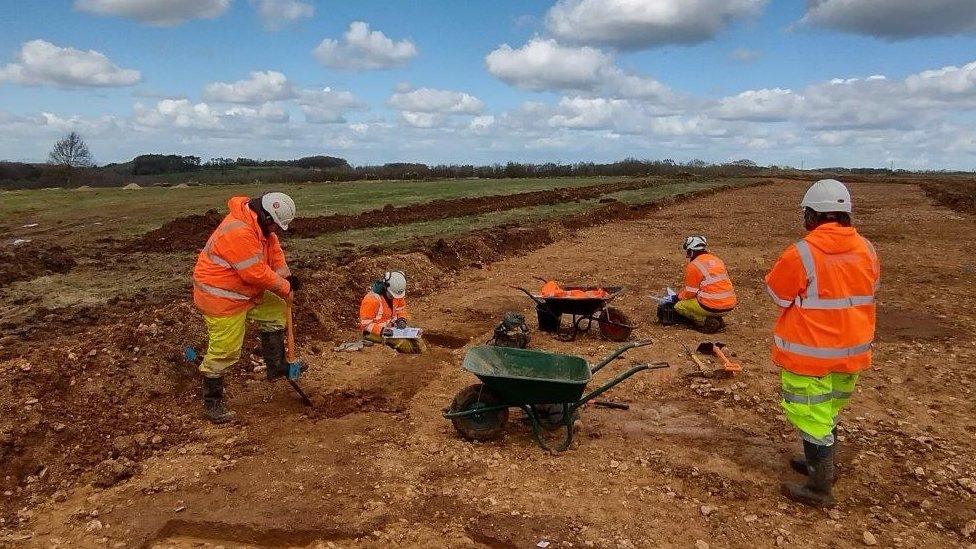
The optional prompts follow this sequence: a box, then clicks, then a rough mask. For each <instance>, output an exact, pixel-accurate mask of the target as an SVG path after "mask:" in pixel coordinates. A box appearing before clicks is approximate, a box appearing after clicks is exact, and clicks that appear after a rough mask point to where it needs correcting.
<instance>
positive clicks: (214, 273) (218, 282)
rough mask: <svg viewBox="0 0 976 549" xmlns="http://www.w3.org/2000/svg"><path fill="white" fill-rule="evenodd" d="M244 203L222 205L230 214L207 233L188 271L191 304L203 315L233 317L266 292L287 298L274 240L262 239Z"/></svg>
mask: <svg viewBox="0 0 976 549" xmlns="http://www.w3.org/2000/svg"><path fill="white" fill-rule="evenodd" d="M249 200H250V199H249V198H248V197H246V196H235V197H233V198H231V199H230V200H228V201H227V207H228V209H230V213H228V214H227V217H225V218H224V220H223V221H221V222H220V225H218V226H217V230H215V231H214V232H213V234H212V235H210V239H209V240H207V245H206V246H204V247H203V250H201V251H200V255H198V256H197V264H196V267H194V269H193V302H194V303H195V304H196V306H197V308H198V309H200V311H202V312H203V314H205V315H208V316H216V317H225V316H233V315H236V314H238V313H241V312H243V311H246V310H248V309H250V308H251V307H253V306H254V305H255V304H257V303H260V302H261V297H262V296H263V295H264V292H265V291H267V290H270V291H272V292H274V293H276V294H278V295H279V296H281V297H282V298H287V297H288V294H289V293H290V292H291V285H290V284H289V283H288V281H287V280H285V277H287V276H289V275H290V274H291V273H290V272H289V270H288V264H287V263H286V262H285V254H284V252H282V251H281V243H280V242H279V241H278V236H277V235H275V234H272V235H271V236H269V237H267V238H265V236H264V234H263V233H262V232H261V227H260V226H259V225H258V217H257V214H255V213H254V212H253V211H251V209H250V208H249V207H248V205H247V203H248V201H249Z"/></svg>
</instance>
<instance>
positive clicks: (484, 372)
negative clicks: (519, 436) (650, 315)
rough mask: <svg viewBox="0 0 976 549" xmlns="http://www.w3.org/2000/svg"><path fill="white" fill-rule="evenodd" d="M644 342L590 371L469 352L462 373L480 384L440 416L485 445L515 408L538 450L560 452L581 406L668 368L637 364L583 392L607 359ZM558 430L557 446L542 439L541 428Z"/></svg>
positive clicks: (502, 352) (541, 356)
mask: <svg viewBox="0 0 976 549" xmlns="http://www.w3.org/2000/svg"><path fill="white" fill-rule="evenodd" d="M650 344H651V342H650V341H641V342H631V343H628V344H626V345H624V346H623V347H620V348H619V349H617V350H616V351H614V352H612V353H610V355H609V356H607V357H606V358H604V359H603V360H601V361H600V362H598V363H596V364H595V365H593V366H592V367H591V366H590V365H589V364H587V362H586V360H584V359H582V358H580V357H577V356H572V355H561V354H556V353H547V352H544V351H534V350H529V349H516V348H511V347H493V346H480V347H473V348H472V349H471V350H470V351H468V354H467V355H466V356H465V357H464V364H463V367H464V369H465V370H467V371H469V372H471V373H472V374H474V375H476V376H478V379H480V380H481V383H478V384H475V385H471V386H470V387H467V388H466V389H464V390H462V391H461V392H459V393H458V394H457V395H456V396H455V397H454V401H453V402H452V403H451V407H450V408H448V410H447V411H446V412H444V417H445V418H447V419H450V420H451V422H452V423H453V424H454V428H455V429H457V432H458V433H459V434H460V435H461V436H462V437H463V438H465V439H467V440H476V441H486V440H492V439H495V438H497V437H499V436H500V435H501V434H502V433H503V431H504V428H505V423H506V422H507V421H508V409H509V408H521V409H522V411H523V412H525V415H526V417H527V418H528V420H529V422H530V423H531V424H532V434H533V436H534V437H535V440H536V442H538V443H539V446H541V447H542V448H543V449H544V450H548V451H555V452H562V451H563V450H565V449H566V448H569V445H570V444H572V443H573V421H574V420H575V419H576V417H577V415H578V410H579V408H580V407H582V406H583V405H584V404H586V403H587V402H589V401H591V400H593V399H594V398H596V397H598V396H600V395H601V394H603V393H604V392H606V391H608V390H609V389H610V388H611V387H613V386H615V385H617V384H618V383H621V382H622V381H624V380H625V379H627V378H629V377H630V376H632V375H634V374H636V373H637V372H640V371H643V370H651V369H658V368H667V367H668V364H667V363H665V362H659V363H655V364H639V365H637V366H633V367H631V368H630V369H629V370H627V371H626V372H624V373H622V374H620V375H618V376H617V377H615V378H613V379H611V380H610V381H609V382H607V383H606V384H604V385H601V386H600V387H599V388H597V389H595V390H593V391H591V392H589V393H586V385H587V384H588V383H589V382H590V380H591V379H592V378H593V374H595V373H596V372H598V371H600V369H601V368H603V367H604V366H606V365H607V364H609V363H610V362H611V361H613V359H615V358H617V357H618V356H620V355H622V354H624V353H625V352H627V351H629V350H630V349H633V348H635V347H644V346H646V345H650ZM560 428H564V429H565V430H566V433H565V437H564V439H563V441H562V442H561V443H559V444H558V445H557V446H555V447H551V446H550V445H549V444H547V443H546V441H545V439H544V438H543V429H547V430H557V429H560Z"/></svg>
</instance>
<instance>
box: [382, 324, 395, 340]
mask: <svg viewBox="0 0 976 549" xmlns="http://www.w3.org/2000/svg"><path fill="white" fill-rule="evenodd" d="M380 335H381V336H383V337H393V328H390V327H389V326H387V327H385V328H383V329H382V330H380Z"/></svg>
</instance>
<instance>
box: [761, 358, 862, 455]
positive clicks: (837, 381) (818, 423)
mask: <svg viewBox="0 0 976 549" xmlns="http://www.w3.org/2000/svg"><path fill="white" fill-rule="evenodd" d="M857 378H858V375H857V374H841V373H832V374H827V375H825V376H823V377H813V376H801V375H799V374H794V373H792V372H788V371H786V370H783V373H782V376H781V378H780V379H781V381H782V383H783V394H782V401H781V402H780V404H781V405H782V406H783V411H785V412H786V418H787V419H788V420H790V423H792V424H793V426H794V427H796V428H797V429H799V430H800V436H801V437H802V438H803V439H804V440H806V441H808V442H812V443H814V444H817V445H819V446H833V444H834V435H833V433H832V431H833V430H834V427H836V426H837V415H838V414H839V413H840V411H841V410H843V409H844V407H845V406H847V404H848V402H850V399H851V394H853V393H854V387H855V385H857Z"/></svg>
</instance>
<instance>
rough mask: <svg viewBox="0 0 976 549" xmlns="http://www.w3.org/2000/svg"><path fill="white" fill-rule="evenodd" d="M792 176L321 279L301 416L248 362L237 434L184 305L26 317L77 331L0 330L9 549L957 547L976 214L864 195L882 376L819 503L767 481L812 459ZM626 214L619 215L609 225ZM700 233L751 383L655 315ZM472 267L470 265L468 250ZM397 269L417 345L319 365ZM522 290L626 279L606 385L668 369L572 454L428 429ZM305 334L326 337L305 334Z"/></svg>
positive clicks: (974, 444)
mask: <svg viewBox="0 0 976 549" xmlns="http://www.w3.org/2000/svg"><path fill="white" fill-rule="evenodd" d="M805 187H806V183H804V182H799V181H796V182H781V183H778V184H774V185H766V186H762V187H753V188H742V189H735V190H731V191H727V192H723V193H720V194H714V195H710V196H703V197H699V198H695V199H693V200H690V201H685V202H678V203H674V204H671V205H666V206H664V207H660V208H646V209H642V210H641V209H630V208H625V209H623V210H620V209H619V208H618V209H616V210H615V209H608V210H606V211H604V212H603V217H602V219H599V220H600V221H603V222H604V224H601V225H596V226H592V227H589V228H584V229H582V230H578V231H573V230H568V229H566V228H565V227H563V229H562V230H559V229H556V228H553V227H546V228H545V230H544V232H543V229H541V228H537V227H536V228H533V227H530V228H519V227H513V228H507V229H505V231H508V232H507V233H494V238H496V239H497V242H507V243H515V244H511V245H510V247H507V246H509V245H503V246H501V247H500V248H498V247H496V248H492V247H491V246H489V245H488V244H486V242H491V239H490V238H480V239H475V238H474V237H471V238H470V240H466V241H465V240H459V241H444V242H443V243H432V244H431V248H429V249H425V250H424V251H416V252H413V253H407V254H403V255H398V256H377V257H365V258H362V257H360V258H352V259H350V260H349V262H348V263H346V264H344V265H343V270H340V271H336V270H333V269H331V268H330V269H328V270H323V271H321V272H317V273H316V274H314V275H313V276H312V283H311V284H310V288H311V290H310V291H309V292H308V294H307V295H306V296H304V297H303V300H304V301H303V302H302V303H300V305H301V306H302V307H303V308H302V310H301V312H300V313H301V315H302V316H301V322H300V327H305V328H308V329H307V330H306V331H307V332H308V333H309V334H311V335H310V336H309V337H306V338H305V339H304V340H303V353H302V354H303V356H304V358H305V360H306V361H307V362H308V363H309V364H310V367H311V368H310V370H309V372H308V373H307V374H306V375H305V376H304V377H303V380H302V383H303V385H304V386H305V388H306V390H307V391H308V392H309V393H310V394H311V396H312V398H313V400H314V401H315V406H314V407H313V408H312V409H304V408H303V407H302V406H301V404H300V403H299V402H298V401H297V399H296V398H295V397H294V395H293V394H292V393H291V392H290V389H289V388H288V386H287V385H286V384H284V383H277V384H269V383H267V382H264V381H262V380H261V379H260V377H259V375H258V374H254V373H251V369H252V367H253V366H254V365H255V364H256V357H255V356H253V355H252V356H249V357H247V358H245V359H244V360H242V362H241V364H240V365H239V366H238V368H237V369H236V371H235V373H234V376H233V378H232V380H231V385H230V404H231V406H232V407H233V408H234V409H235V410H236V411H237V412H238V414H239V421H237V422H235V423H233V424H230V425H227V426H220V427H217V426H211V425H208V424H206V423H205V422H204V421H202V420H201V418H200V417H199V410H198V408H199V403H198V397H197V396H196V395H195V389H196V383H197V380H196V379H195V377H194V374H193V372H192V370H191V369H190V368H189V367H187V366H186V365H185V364H184V363H183V362H182V360H181V357H180V354H181V348H182V344H183V343H193V344H196V345H200V344H202V340H203V333H202V326H201V325H200V323H199V322H198V321H197V320H196V316H195V314H194V312H193V310H192V307H191V306H190V305H189V304H188V303H186V301H185V300H178V301H174V302H173V303H161V304H159V305H158V306H156V307H152V308H147V306H146V305H145V304H143V303H141V302H138V301H131V302H123V303H115V304H113V305H112V306H111V307H105V308H102V309H98V310H95V311H90V312H89V313H88V314H90V316H89V317H88V319H87V322H86V321H85V317H84V316H82V315H81V313H80V312H76V313H73V314H78V315H79V316H77V317H74V318H71V319H59V318H58V317H57V315H56V314H55V313H51V318H48V319H46V320H45V319H39V320H38V322H40V321H42V320H43V321H46V322H49V323H55V324H57V323H58V322H62V321H63V322H64V323H65V324H64V326H65V327H67V325H68V324H72V325H74V326H75V327H74V328H73V329H72V330H63V331H61V332H57V333H55V332H50V331H44V330H38V331H37V332H36V333H35V334H33V335H30V334H28V335H26V336H24V335H17V336H13V337H12V338H11V339H7V340H5V341H4V340H0V357H4V358H0V377H2V378H3V380H4V383H3V384H0V456H2V458H3V461H2V462H3V463H4V470H3V473H2V478H0V489H2V490H3V500H2V506H0V511H2V513H0V520H2V521H3V522H2V524H0V536H2V537H0V540H2V541H0V543H6V544H8V545H10V546H32V547H106V546H108V547H139V546H142V547H160V548H162V547H180V548H182V547H201V546H204V547H206V546H209V547H216V546H218V545H219V546H223V547H252V546H261V547H286V546H297V547H349V546H357V547H358V546H364V547H390V546H414V547H431V546H437V547H531V546H535V545H536V544H537V543H538V542H539V541H541V540H546V541H549V542H551V544H552V546H554V547H570V546H572V547H654V546H684V547H689V546H694V545H695V543H696V542H697V541H699V540H701V541H702V542H706V543H708V544H710V545H711V546H712V547H727V546H728V547H755V546H771V545H784V546H796V547H806V546H836V547H850V546H861V545H863V544H864V543H865V537H866V536H865V534H864V533H865V532H869V533H870V534H871V536H873V537H874V538H875V539H876V540H877V543H878V545H881V546H902V547H946V546H961V547H966V546H969V545H970V544H972V543H973V542H974V541H976V538H974V537H973V535H974V534H973V530H974V529H976V522H973V521H974V520H976V464H974V461H973V456H974V455H976V427H974V423H973V421H972V418H973V417H974V415H976V404H974V395H973V388H974V385H973V382H974V380H976V374H974V373H973V370H972V368H971V367H970V365H971V363H972V361H973V357H974V354H976V337H974V336H976V310H974V309H976V300H974V299H973V298H974V287H973V283H972V275H973V272H974V270H976V266H974V265H973V264H972V261H971V258H972V256H973V253H972V252H973V251H974V250H976V236H974V235H976V230H974V229H976V223H974V219H973V218H972V217H970V216H968V215H962V214H958V213H955V212H953V211H952V210H949V209H946V208H944V207H942V206H940V205H937V204H935V203H934V202H932V201H930V199H929V198H927V197H926V195H925V194H924V193H923V191H922V190H921V189H920V188H919V187H917V186H914V185H893V184H885V183H868V182H859V183H857V184H855V185H853V189H852V190H853V192H854V194H855V201H856V204H857V210H858V214H857V223H858V225H859V227H860V228H861V230H862V232H863V233H864V234H865V235H866V236H868V237H869V238H871V239H872V240H873V241H874V242H875V244H876V245H877V247H878V250H879V253H880V255H881V258H882V263H883V288H882V291H881V294H880V306H879V334H878V335H879V337H878V342H877V347H876V354H875V365H874V367H873V368H872V369H871V370H869V371H867V372H865V375H864V376H863V378H862V381H861V383H860V385H859V389H858V393H857V395H856V396H855V398H854V399H852V404H851V407H850V408H849V409H848V410H847V411H846V412H845V414H844V416H843V418H842V423H841V425H842V426H841V450H840V466H841V475H842V478H841V479H840V482H839V483H838V485H837V488H836V495H837V497H838V501H839V504H838V507H837V508H836V509H834V510H831V511H830V512H825V511H819V510H812V509H808V508H805V507H801V506H797V505H794V504H792V503H789V502H787V501H786V500H784V499H783V498H782V497H781V496H780V495H779V493H778V483H779V482H780V480H782V479H793V480H799V479H798V478H797V477H796V476H795V475H793V474H792V473H791V472H790V471H789V467H788V464H787V461H788V458H789V456H790V455H791V454H792V453H794V452H796V451H797V450H798V446H799V445H798V442H797V437H796V435H795V433H794V432H793V431H792V430H791V429H790V428H789V426H788V424H787V423H786V421H785V418H784V417H783V416H782V414H781V412H780V410H779V406H778V397H777V392H778V375H777V369H776V368H775V367H774V366H773V365H772V364H771V363H770V361H769V359H768V350H767V349H768V340H769V332H770V328H771V326H772V323H773V321H774V319H775V314H776V311H775V307H773V306H772V305H771V304H770V303H769V302H768V299H767V298H766V296H765V293H764V291H763V285H762V275H763V274H764V273H765V272H766V270H767V269H768V268H769V267H770V266H771V264H772V262H773V261H774V260H775V258H776V256H777V255H778V254H779V252H780V251H781V250H782V249H783V248H784V247H785V246H787V245H788V244H789V243H790V242H792V241H794V240H796V239H797V238H799V237H800V236H801V235H802V226H801V223H800V219H799V215H798V208H797V206H796V204H797V203H798V201H799V199H800V197H801V196H802V193H803V191H804V189H805ZM919 204H921V206H919ZM609 207H614V205H609ZM614 212H616V214H619V216H620V217H623V218H625V220H619V221H614V222H609V223H607V222H606V221H607V219H612V217H610V218H608V217H607V216H608V215H614ZM593 215H596V216H598V214H593ZM594 222H596V219H595V220H594ZM585 225H586V224H583V226H585ZM693 232H702V233H705V234H707V235H709V236H710V239H711V241H712V246H713V249H714V250H715V251H716V252H717V253H718V254H719V255H720V256H722V257H723V258H724V259H725V260H726V262H727V263H728V265H729V266H730V270H731V275H732V277H733V280H734V281H735V283H736V286H737V290H738V291H739V295H740V298H741V305H740V307H739V308H738V309H737V310H736V312H735V313H734V315H733V316H732V318H731V323H730V326H729V327H728V328H727V330H726V332H725V333H723V334H721V335H720V336H718V337H719V338H720V339H722V340H724V341H725V342H727V343H728V344H729V346H730V347H731V348H732V349H733V350H735V351H736V352H737V354H738V359H739V360H740V361H741V362H742V363H743V364H744V366H745V371H744V372H743V373H742V374H741V375H739V376H737V377H736V378H734V379H730V380H710V381H706V380H698V379H695V378H689V377H686V376H685V375H684V374H685V373H686V372H689V371H690V370H691V369H692V364H691V363H690V361H689V360H687V359H686V358H684V354H683V351H682V345H683V344H689V345H692V346H694V345H695V344H697V343H698V342H699V341H702V340H705V339H707V337H705V336H701V335H699V334H696V333H694V332H691V331H688V330H682V329H675V328H667V329H666V328H662V327H660V326H658V325H656V324H655V322H654V312H653V306H652V304H651V302H650V299H649V298H648V295H649V294H651V293H654V294H658V293H660V292H661V291H662V289H663V287H664V286H666V285H669V284H670V285H674V284H675V283H677V282H678V281H679V280H680V277H681V272H682V270H683V267H684V265H683V261H682V256H681V253H680V249H679V246H680V241H681V238H682V237H683V236H684V235H686V234H690V233H693ZM517 243H523V244H522V245H520V246H519V245H516V244H517ZM540 246H541V247H540ZM437 249H441V250H442V252H443V253H442V254H441V255H438V254H437V253H432V252H433V251H434V250H437ZM486 250H487V251H486ZM492 250H494V251H492ZM506 250H507V251H506ZM479 251H480V252H484V258H485V259H484V260H472V259H469V258H471V257H477V253H479ZM488 251H492V253H488ZM512 254H515V255H512ZM445 257H446V258H454V259H451V260H450V261H447V260H443V259H439V258H445ZM311 268H312V266H309V269H311ZM384 268H406V269H407V270H408V272H409V274H410V278H411V294H412V295H414V296H415V297H413V298H412V299H411V308H412V310H413V312H414V315H415V316H416V317H417V321H418V323H419V324H421V325H423V326H424V327H425V328H426V329H427V330H428V332H429V333H430V334H432V336H433V337H431V341H430V342H431V343H432V344H433V345H432V349H431V352H430V353H429V354H427V355H423V356H400V355H396V354H394V353H393V352H392V351H390V350H388V349H385V348H370V349H367V350H365V351H364V352H361V353H336V352H333V351H332V345H333V343H334V341H332V340H333V339H334V340H335V341H342V340H351V339H353V338H354V337H355V331H354V330H353V329H352V322H351V320H352V317H353V316H354V307H355V305H356V301H357V299H358V294H359V293H361V292H362V291H363V288H365V285H366V284H367V283H368V281H369V279H370V277H371V276H372V275H373V273H375V272H376V271H378V270H380V269H384ZM533 275H545V276H552V277H556V278H559V279H561V280H564V281H574V282H585V283H597V284H599V283H604V284H608V285H609V284H624V285H627V286H628V291H627V292H626V293H625V294H624V295H623V296H622V297H621V298H620V299H619V300H618V302H617V303H616V304H617V305H618V306H619V307H621V308H622V309H623V310H624V311H625V312H626V313H627V314H628V316H629V317H631V318H632V319H634V320H636V321H637V322H638V323H639V324H640V327H639V328H638V330H637V331H636V332H635V337H638V338H650V339H653V340H654V342H655V343H654V345H652V346H650V347H646V348H643V349H640V350H635V351H633V352H631V353H630V354H628V355H626V356H625V358H624V359H623V360H621V361H618V362H616V363H614V364H612V365H611V366H608V367H607V368H606V369H605V370H603V371H601V372H600V374H599V375H598V376H597V382H599V381H603V380H607V379H609V378H610V376H612V375H614V374H615V373H617V372H619V371H621V370H622V369H623V368H625V367H626V366H627V365H629V364H630V363H632V362H635V361H640V362H643V361H658V360H666V361H669V362H670V363H671V364H672V367H671V368H670V369H669V370H668V371H659V372H655V373H645V374H638V376H637V377H635V378H632V379H631V380H630V381H628V382H626V383H624V384H622V385H620V386H618V387H617V388H615V389H614V390H613V391H612V392H610V393H608V395H607V398H611V399H613V400H615V401H620V402H626V403H628V404H630V409H629V410H626V411H622V410H609V409H602V408H596V407H587V408H586V409H584V410H583V412H582V417H581V421H580V424H579V426H578V429H579V432H578V437H577V442H576V443H575V444H574V446H573V447H572V448H571V449H570V450H568V451H567V452H565V453H562V454H560V455H549V454H546V453H543V452H542V451H541V450H540V449H539V448H538V447H537V446H536V445H535V443H534V442H533V441H532V439H531V432H530V429H529V428H528V426H527V425H526V424H524V422H522V421H521V420H520V419H519V418H520V415H521V414H519V413H513V414H512V421H511V422H510V423H509V426H508V429H507V434H506V436H505V437H504V438H503V439H502V440H500V441H497V442H492V443H485V444H472V443H468V442H465V441H463V440H461V439H460V438H458V436H457V435H456V433H455V432H454V430H453V428H452V427H451V425H450V422H448V421H446V420H444V419H443V418H441V416H440V414H441V410H442V408H444V407H446V406H447V405H448V404H449V403H450V401H451V398H452V397H453V395H454V394H455V393H456V392H457V391H459V390H460V389H462V388H464V387H465V386H467V385H469V384H471V383H473V382H474V381H475V380H474V378H473V377H472V376H470V375H469V374H467V373H465V372H463V371H462V370H461V369H460V367H459V364H460V360H461V357H462V356H463V353H464V347H466V346H468V345H472V344H477V343H480V342H482V341H484V340H486V339H487V338H488V337H489V332H490V330H491V328H492V327H493V325H494V324H495V323H496V322H497V321H498V320H499V319H500V317H501V315H502V313H503V312H504V311H506V310H513V309H514V310H521V311H523V312H525V313H526V315H527V316H528V317H530V318H532V317H533V312H532V308H531V302H529V301H528V299H526V298H525V297H524V296H521V295H520V294H518V293H517V292H516V291H514V290H512V289H511V288H510V287H509V286H510V285H511V284H522V285H532V284H534V282H533V280H532V276H533ZM339 288H341V291H339ZM333 290H336V291H335V293H334V295H330V293H331V292H333ZM416 296H420V297H416ZM344 308H347V309H349V310H348V313H347V314H346V313H343V314H339V313H334V311H335V310H341V309H344ZM313 319H314V320H315V322H319V323H320V324H323V325H324V324H328V325H330V326H333V327H334V328H333V329H330V330H319V329H316V328H315V326H316V323H315V322H313ZM79 324H80V326H79ZM532 324H534V322H532ZM347 327H348V328H347ZM5 337H11V336H5ZM247 345H248V346H251V345H253V340H251V339H249V340H248V343H247ZM532 345H533V347H536V348H541V349H546V350H551V351H558V352H564V353H570V354H576V355H580V356H584V357H587V358H590V359H597V358H599V357H600V356H601V355H603V354H606V353H608V352H610V351H611V350H612V349H613V348H614V346H613V344H610V343H607V342H605V341H602V340H600V339H598V338H597V337H595V336H587V337H584V338H581V339H579V340H577V341H576V342H574V343H565V342H560V341H557V340H554V339H552V338H550V337H548V336H546V335H543V334H538V333H537V334H534V338H533V344H532ZM248 348H250V347H248Z"/></svg>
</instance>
